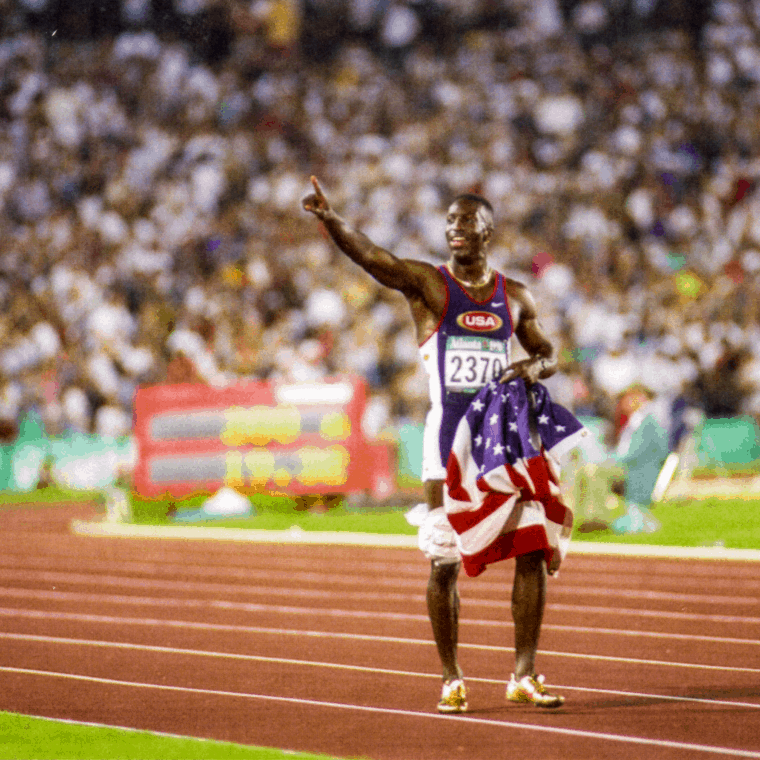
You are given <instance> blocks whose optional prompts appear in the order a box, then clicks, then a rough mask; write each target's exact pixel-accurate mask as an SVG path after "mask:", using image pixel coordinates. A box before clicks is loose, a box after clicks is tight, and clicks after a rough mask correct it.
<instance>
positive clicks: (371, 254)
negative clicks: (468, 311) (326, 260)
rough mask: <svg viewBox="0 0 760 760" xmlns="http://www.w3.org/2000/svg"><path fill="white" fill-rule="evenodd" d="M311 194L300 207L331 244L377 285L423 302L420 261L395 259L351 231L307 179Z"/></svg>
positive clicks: (425, 282) (427, 272)
mask: <svg viewBox="0 0 760 760" xmlns="http://www.w3.org/2000/svg"><path fill="white" fill-rule="evenodd" d="M311 183H312V185H314V192H313V193H312V194H311V195H308V196H306V198H304V199H303V202H302V203H303V207H304V209H305V210H306V211H310V212H311V213H312V214H314V216H316V217H317V219H319V220H320V221H321V222H322V224H324V226H325V229H326V230H327V232H328V233H329V234H330V237H331V238H332V239H333V241H335V244H336V245H337V246H338V248H340V250H341V251H343V253H345V254H346V256H348V258H349V259H351V260H352V261H354V262H355V263H357V264H358V265H359V266H360V267H361V268H362V269H364V270H365V271H366V272H367V273H368V274H370V275H372V277H374V278H375V279H376V280H377V281H378V282H379V283H380V284H381V285H385V286H386V287H388V288H393V289H394V290H399V291H401V292H402V293H403V294H404V295H405V296H407V298H409V299H421V300H427V298H428V297H429V293H428V291H429V290H430V287H429V281H430V279H431V270H432V271H435V267H432V266H431V265H430V264H427V263H425V262H422V261H408V260H405V259H399V258H396V256H394V255H393V254H392V253H390V252H389V251H386V250H385V249H384V248H381V247H380V246H379V245H375V244H374V243H373V242H372V241H371V240H370V239H369V238H368V237H367V236H366V235H365V234H364V233H362V232H359V231H358V230H355V229H353V228H352V227H351V226H350V225H349V224H348V223H347V222H346V221H345V220H344V219H343V218H341V217H340V216H339V215H338V214H337V213H336V212H335V211H334V210H333V209H332V207H331V206H330V204H329V202H328V200H327V198H326V197H325V195H324V193H323V192H322V188H321V187H320V184H319V182H318V180H317V178H316V177H312V178H311Z"/></svg>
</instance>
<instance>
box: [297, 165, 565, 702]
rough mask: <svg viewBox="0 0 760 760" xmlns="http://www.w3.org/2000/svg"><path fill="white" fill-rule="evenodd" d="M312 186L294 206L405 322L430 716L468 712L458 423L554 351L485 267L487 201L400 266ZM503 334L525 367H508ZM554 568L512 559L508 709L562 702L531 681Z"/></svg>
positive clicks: (543, 369)
mask: <svg viewBox="0 0 760 760" xmlns="http://www.w3.org/2000/svg"><path fill="white" fill-rule="evenodd" d="M311 182H312V185H313V186H314V192H313V193H312V194H310V195H308V196H307V197H306V198H304V199H303V202H302V203H303V208H304V209H305V210H306V211H309V212H311V213H312V214H314V215H315V216H316V217H317V218H318V219H319V220H320V221H321V222H322V223H323V225H324V226H325V228H326V230H327V232H328V233H329V234H330V236H331V238H332V239H333V241H334V242H335V244H336V245H337V246H338V248H339V249H340V250H341V251H342V252H343V253H344V254H345V255H346V256H348V258H350V259H351V260H352V261H354V262H355V263H357V264H358V265H359V266H360V267H362V268H363V269H364V270H365V271H366V272H368V273H369V274H370V275H371V276H372V277H374V278H375V280H377V281H378V282H379V283H380V284H381V285H384V286H386V287H389V288H393V289H394V290H398V291H400V292H401V293H402V294H403V295H404V296H405V297H406V300H407V302H408V304H409V309H410V311H411V314H412V319H413V322H414V326H415V329H416V333H417V340H418V343H419V346H420V354H421V358H422V362H423V365H424V367H425V369H426V371H427V373H428V375H429V384H430V402H431V407H430V411H429V412H428V415H427V418H426V421H425V431H424V438H423V472H422V479H423V484H424V490H425V501H426V504H427V508H428V510H429V515H430V520H428V521H427V522H428V525H427V526H423V527H426V528H427V529H428V532H430V531H431V530H432V534H433V541H432V542H431V543H432V548H430V550H429V551H426V554H427V555H428V556H430V558H431V571H430V578H429V581H428V587H427V607H428V614H429V616H430V622H431V625H432V629H433V636H434V639H435V642H436V646H437V649H438V654H439V657H440V660H441V665H442V668H443V689H442V693H441V699H440V702H439V703H438V711H439V712H442V713H461V712H465V711H466V710H467V694H466V688H465V684H464V680H463V674H462V670H461V668H460V666H459V663H458V661H457V641H458V618H459V593H458V589H457V577H458V575H459V570H460V567H461V561H460V558H459V556H458V554H457V553H456V551H455V550H452V547H455V540H454V536H453V530H452V529H451V528H450V526H449V525H448V522H447V520H446V518H445V514H444V512H443V497H444V487H445V482H446V463H447V460H448V456H449V452H450V450H451V446H452V442H453V439H454V434H455V432H456V428H457V425H458V423H459V420H460V419H461V418H462V417H463V415H464V413H465V411H466V410H467V407H468V405H469V403H470V401H471V400H472V398H473V395H474V394H475V393H476V392H477V391H478V390H479V389H480V388H481V387H482V386H484V385H485V384H486V383H488V382H490V381H491V380H494V379H496V380H500V381H502V382H509V381H511V380H513V379H515V378H518V377H520V378H523V379H524V380H525V382H526V383H527V384H532V383H535V382H536V381H537V380H539V379H542V378H546V377H549V376H551V375H552V374H554V372H556V368H557V361H556V356H555V352H554V348H553V346H552V344H551V342H550V341H549V339H548V338H547V336H546V334H545V333H544V331H543V329H542V327H541V325H540V323H539V321H538V316H537V311H536V304H535V301H534V299H533V297H532V296H531V294H530V293H529V291H528V290H527V288H525V286H524V285H522V284H521V283H519V282H517V281H515V280H512V279H510V278H507V277H505V276H504V275H502V274H500V273H498V272H495V271H494V270H493V269H491V267H490V266H489V264H488V260H487V254H488V248H489V244H490V242H491V239H492V237H493V232H494V220H493V208H492V206H491V204H490V203H489V202H488V201H487V200H486V199H485V198H482V197H480V196H478V195H473V194H464V195H460V196H459V197H457V198H455V199H454V201H453V202H452V204H451V205H450V206H449V208H448V212H447V215H446V240H447V243H448V248H449V258H448V261H447V262H446V263H445V264H443V265H442V266H439V267H436V266H433V265H432V264H429V263H427V262H423V261H415V260H411V259H399V258H397V257H396V256H394V255H393V254H392V253H390V252H389V251H387V250H385V249H383V248H380V247H379V246H377V245H375V244H374V243H373V242H372V241H371V240H370V239H369V238H368V237H367V236H366V235H364V234H363V233H361V232H359V231H358V230H355V229H353V228H352V227H351V226H350V225H349V224H348V223H347V222H346V221H344V220H343V219H342V218H341V217H340V216H339V215H338V214H337V213H336V212H335V211H334V210H333V209H332V207H331V206H330V204H329V202H328V200H327V198H326V197H325V194H324V192H323V191H322V188H321V186H320V184H319V182H318V180H317V178H316V177H312V178H311ZM512 335H514V336H515V337H516V338H517V340H518V341H519V343H520V345H521V346H522V347H523V348H524V349H525V351H526V353H527V355H528V356H527V358H525V359H522V360H519V361H515V362H511V361H510V350H509V343H510V338H511V337H512ZM430 523H432V528H431V525H430ZM420 530H421V531H422V530H423V528H420ZM436 547H438V548H439V549H436ZM557 554H558V553H557ZM556 570H557V567H556V566H555V567H552V568H549V569H547V567H546V561H545V559H544V552H543V550H539V549H537V550H536V551H531V552H528V553H526V554H523V555H520V556H518V557H517V558H516V568H515V579H514V585H513V589H512V616H513V620H514V624H515V672H514V673H513V675H512V677H511V679H510V682H509V684H508V686H507V699H508V700H509V701H512V702H526V703H532V704H535V705H537V706H540V707H558V706H559V705H561V704H562V703H563V702H564V699H563V698H562V697H559V696H557V695H554V694H551V693H549V692H548V691H547V690H546V688H545V687H544V685H543V677H542V676H538V675H536V672H535V657H536V651H537V649H538V639H539V634H540V630H541V622H542V619H543V612H544V605H545V599H546V576H547V572H550V573H551V572H555V571H556Z"/></svg>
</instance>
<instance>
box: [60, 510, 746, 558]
mask: <svg viewBox="0 0 760 760" xmlns="http://www.w3.org/2000/svg"><path fill="white" fill-rule="evenodd" d="M71 529H72V531H73V532H74V533H78V534H81V535H87V536H129V537H132V538H180V539H201V540H209V539H214V540H227V541H250V542H253V543H257V542H261V543H269V544H324V545H328V546H333V545H336V544H338V545H343V546H387V547H398V548H404V549H418V547H417V536H416V535H404V536H402V535H378V534H374V533H349V532H347V531H346V532H344V531H304V530H301V529H298V530H293V529H290V530H280V531H277V530H253V529H235V528H205V527H200V526H155V525H132V524H126V523H108V522H86V521H84V520H74V521H72V523H71ZM570 552H571V553H572V554H585V555H602V556H619V557H663V558H669V559H710V560H726V559H734V560H741V561H744V562H760V551H758V550H756V549H729V548H725V547H723V546H646V545H641V544H614V543H609V544H604V543H596V542H592V541H573V542H571V544H570Z"/></svg>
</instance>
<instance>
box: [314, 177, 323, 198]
mask: <svg viewBox="0 0 760 760" xmlns="http://www.w3.org/2000/svg"><path fill="white" fill-rule="evenodd" d="M311 184H312V185H314V190H315V191H316V193H317V197H319V198H324V193H323V192H322V188H321V187H320V184H319V180H318V179H317V178H316V177H315V176H314V175H313V174H312V176H311Z"/></svg>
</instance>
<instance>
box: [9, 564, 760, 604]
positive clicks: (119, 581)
mask: <svg viewBox="0 0 760 760" xmlns="http://www.w3.org/2000/svg"><path fill="white" fill-rule="evenodd" d="M0 580H3V581H9V582H14V581H21V582H23V583H29V582H32V581H36V582H39V583H51V584H53V583H67V584H74V585H75V584H83V585H93V584H96V585H98V586H113V587H116V588H129V589H136V590H137V589H152V590H156V591H172V590H175V591H176V590H182V591H194V592H200V591H203V592H208V593H214V594H218V593H236V594H243V593H247V592H248V591H249V589H250V591H251V592H253V593H263V592H264V591H265V590H268V591H269V593H272V586H269V587H268V589H267V587H264V586H248V585H244V584H234V583H209V582H207V581H203V582H201V581H187V580H166V579H155V578H125V577H124V576H122V575H101V574H98V573H94V572H93V573H81V572H68V571H51V570H36V569H35V570H16V569H8V568H6V569H3V568H0ZM291 580H292V579H291ZM328 583H329V581H328ZM276 588H277V587H276ZM286 588H291V587H286ZM278 591H279V588H278ZM316 591H317V593H318V592H319V590H316ZM298 592H299V593H301V594H304V593H308V592H309V590H308V589H307V590H304V589H302V588H300V589H298ZM282 593H285V590H284V589H283V592H282ZM328 593H329V592H328ZM347 593H348V594H351V593H353V594H356V595H357V598H364V595H365V594H373V593H377V592H347ZM552 594H553V595H560V596H565V595H572V596H573V597H574V598H578V597H583V596H590V597H613V598H616V599H641V600H644V601H661V602H670V603H673V604H684V603H690V604H706V605H718V604H723V605H737V606H743V607H744V606H753V607H756V606H760V597H756V596H751V595H749V596H725V595H714V594H684V593H678V592H670V591H654V590H646V589H621V588H615V587H606V586H594V587H589V586H580V585H579V586H557V587H556V588H554V589H552ZM493 601H495V602H496V603H498V602H499V601H500V600H493Z"/></svg>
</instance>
